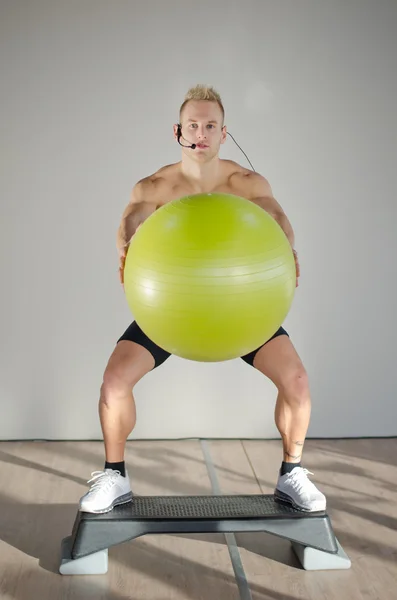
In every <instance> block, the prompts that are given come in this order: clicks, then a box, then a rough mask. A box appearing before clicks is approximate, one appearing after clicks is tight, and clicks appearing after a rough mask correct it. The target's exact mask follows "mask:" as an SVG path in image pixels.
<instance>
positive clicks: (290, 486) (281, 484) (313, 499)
mask: <svg viewBox="0 0 397 600" xmlns="http://www.w3.org/2000/svg"><path fill="white" fill-rule="evenodd" d="M308 474H309V475H313V473H311V472H310V471H308V470H307V469H303V468H302V467H295V468H294V469H292V471H291V473H286V474H285V475H279V478H278V482H277V485H276V489H275V490H274V497H275V498H276V499H277V500H281V501H283V502H288V503H289V504H292V506H294V507H295V508H298V509H300V510H304V511H307V512H314V511H317V510H325V508H326V505H327V502H326V499H325V496H324V494H322V493H321V492H320V491H319V490H318V489H317V488H316V486H315V485H314V484H313V483H312V482H311V481H310V479H309V478H308V476H307V475H308Z"/></svg>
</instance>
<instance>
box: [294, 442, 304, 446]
mask: <svg viewBox="0 0 397 600" xmlns="http://www.w3.org/2000/svg"><path fill="white" fill-rule="evenodd" d="M292 443H293V444H296V445H297V446H303V444H304V443H305V442H292Z"/></svg>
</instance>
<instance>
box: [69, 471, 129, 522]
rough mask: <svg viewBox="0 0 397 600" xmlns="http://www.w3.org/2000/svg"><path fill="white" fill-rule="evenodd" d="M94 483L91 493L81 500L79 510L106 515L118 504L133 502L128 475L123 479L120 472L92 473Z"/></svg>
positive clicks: (91, 480)
mask: <svg viewBox="0 0 397 600" xmlns="http://www.w3.org/2000/svg"><path fill="white" fill-rule="evenodd" d="M91 482H92V486H91V488H90V489H89V491H88V492H87V493H86V494H85V495H84V496H83V497H82V498H81V499H80V503H79V510H80V511H82V512H90V513H106V512H109V511H111V510H112V508H114V507H115V506H116V505H117V504H126V503H127V502H130V501H131V500H132V491H131V485H130V480H129V477H128V473H126V476H125V477H123V476H122V475H121V473H120V471H113V470H112V469H105V470H104V471H94V472H93V473H91V479H89V480H88V483H91Z"/></svg>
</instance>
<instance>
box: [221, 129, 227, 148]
mask: <svg viewBox="0 0 397 600" xmlns="http://www.w3.org/2000/svg"><path fill="white" fill-rule="evenodd" d="M226 138H227V129H226V125H224V126H223V127H222V137H221V144H224V143H225V142H226Z"/></svg>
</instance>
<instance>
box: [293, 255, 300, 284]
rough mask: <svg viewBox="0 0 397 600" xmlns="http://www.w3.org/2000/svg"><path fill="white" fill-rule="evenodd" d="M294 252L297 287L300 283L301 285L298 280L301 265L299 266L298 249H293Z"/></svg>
mask: <svg viewBox="0 0 397 600" xmlns="http://www.w3.org/2000/svg"><path fill="white" fill-rule="evenodd" d="M292 252H293V255H294V259H295V269H296V287H298V285H299V281H298V280H299V277H300V274H301V271H300V266H299V259H298V253H297V251H296V250H292Z"/></svg>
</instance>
